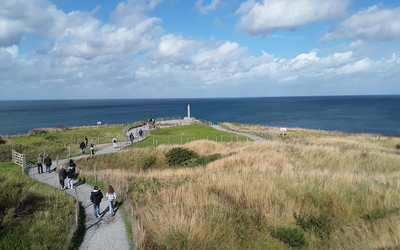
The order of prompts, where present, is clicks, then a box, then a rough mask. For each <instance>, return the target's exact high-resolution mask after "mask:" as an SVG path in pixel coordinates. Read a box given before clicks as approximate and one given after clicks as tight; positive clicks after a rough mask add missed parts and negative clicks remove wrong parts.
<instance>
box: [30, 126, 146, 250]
mask: <svg viewBox="0 0 400 250" xmlns="http://www.w3.org/2000/svg"><path fill="white" fill-rule="evenodd" d="M142 129H143V130H145V129H148V128H147V127H146V128H143V127H142ZM138 130H139V128H135V129H132V130H130V131H128V132H126V135H127V136H129V133H130V132H133V134H137V132H138ZM142 139H144V138H140V140H142ZM138 140H139V138H138V137H137V136H135V140H134V143H136V142H138ZM110 141H111V138H110ZM130 144H131V142H130V141H129V142H128V141H124V142H119V143H118V147H117V148H114V147H113V145H112V143H108V144H106V145H102V146H101V147H99V149H98V150H97V151H96V154H97V155H98V154H109V153H115V152H118V151H119V150H121V149H123V148H124V147H125V146H128V145H130ZM86 151H87V152H89V149H87V150H86ZM88 156H89V154H87V155H79V156H76V157H71V159H74V160H77V159H80V158H83V157H88ZM50 157H51V156H50ZM68 162H69V159H62V160H58V161H57V160H56V159H54V158H53V165H52V166H51V168H52V169H54V168H55V167H57V166H58V165H60V164H63V165H64V167H65V166H66V164H67V163H68ZM43 169H44V170H46V168H45V167H43ZM29 176H30V177H31V178H32V179H35V180H37V181H40V182H43V183H46V184H48V185H50V186H54V187H56V188H60V189H61V187H60V184H59V181H58V170H57V171H53V172H52V173H43V174H38V172H37V167H33V168H30V169H29ZM67 180H68V179H66V180H65V186H67ZM92 190H93V186H91V185H89V184H85V183H79V182H77V181H75V183H74V188H73V189H65V190H64V191H65V192H67V193H68V194H69V195H71V196H73V197H74V198H75V199H76V200H77V201H78V202H79V203H80V204H81V206H82V207H83V208H84V209H85V216H86V221H85V229H86V232H85V237H84V240H83V242H82V244H81V245H80V247H79V249H91V250H92V249H93V250H97V249H98V250H103V249H121V250H124V249H130V248H131V247H130V245H129V238H128V235H127V233H126V228H125V223H124V218H123V216H122V214H121V212H120V211H118V209H119V208H118V207H116V208H115V212H114V214H115V215H114V216H111V215H109V213H108V202H107V199H106V197H105V195H106V192H107V191H106V190H102V192H103V195H104V198H103V199H102V201H101V203H100V209H101V212H102V213H101V217H100V218H96V217H94V211H93V206H92V203H91V202H90V193H91V192H92ZM117 196H118V194H117ZM117 200H118V199H117Z"/></svg>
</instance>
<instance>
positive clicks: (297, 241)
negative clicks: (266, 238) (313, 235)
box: [272, 227, 307, 248]
mask: <svg viewBox="0 0 400 250" xmlns="http://www.w3.org/2000/svg"><path fill="white" fill-rule="evenodd" d="M272 236H273V237H275V238H277V239H279V240H280V241H282V242H283V243H285V244H287V245H289V246H291V247H296V248H301V247H304V246H306V245H307V242H306V238H305V236H304V233H303V231H301V230H299V229H298V228H293V227H278V228H277V229H276V230H274V231H273V232H272Z"/></svg>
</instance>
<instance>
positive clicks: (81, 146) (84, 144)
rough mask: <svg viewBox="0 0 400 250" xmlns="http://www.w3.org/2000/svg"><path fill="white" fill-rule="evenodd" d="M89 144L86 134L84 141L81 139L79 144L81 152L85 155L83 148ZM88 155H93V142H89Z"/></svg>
mask: <svg viewBox="0 0 400 250" xmlns="http://www.w3.org/2000/svg"><path fill="white" fill-rule="evenodd" d="M88 145H89V139H88V138H87V136H85V141H82V142H81V144H79V148H80V149H81V150H82V154H83V155H85V154H86V153H85V149H86V148H87V147H88ZM89 149H90V155H91V156H93V155H94V149H95V146H94V145H93V143H91V144H90V147H89Z"/></svg>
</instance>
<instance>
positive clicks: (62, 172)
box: [58, 165, 67, 189]
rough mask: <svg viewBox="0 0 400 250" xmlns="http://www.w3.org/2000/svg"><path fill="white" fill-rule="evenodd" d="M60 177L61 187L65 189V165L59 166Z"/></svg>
mask: <svg viewBox="0 0 400 250" xmlns="http://www.w3.org/2000/svg"><path fill="white" fill-rule="evenodd" d="M59 169H60V170H59V171H58V179H59V180H60V185H61V188H62V189H64V180H65V178H67V170H65V169H64V167H63V165H60V166H59Z"/></svg>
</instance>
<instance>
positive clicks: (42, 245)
mask: <svg viewBox="0 0 400 250" xmlns="http://www.w3.org/2000/svg"><path fill="white" fill-rule="evenodd" d="M0 190H1V192H0V249H10V250H11V249H72V248H74V242H73V241H72V238H73V237H76V235H75V236H74V234H75V232H76V229H77V227H76V224H75V202H74V199H73V198H72V197H70V196H69V195H68V194H66V193H65V192H63V191H61V190H58V189H56V188H53V187H49V186H47V185H45V184H42V183H38V182H36V181H34V180H32V179H30V178H29V177H28V176H26V175H24V174H22V173H21V168H20V167H19V166H16V165H14V164H11V163H0Z"/></svg>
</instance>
